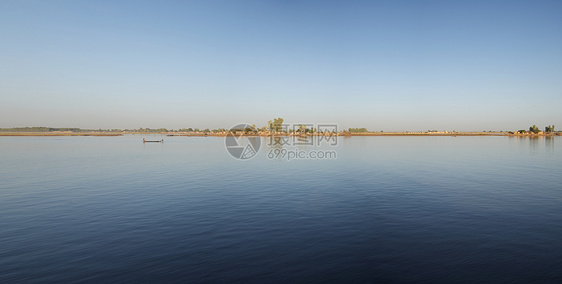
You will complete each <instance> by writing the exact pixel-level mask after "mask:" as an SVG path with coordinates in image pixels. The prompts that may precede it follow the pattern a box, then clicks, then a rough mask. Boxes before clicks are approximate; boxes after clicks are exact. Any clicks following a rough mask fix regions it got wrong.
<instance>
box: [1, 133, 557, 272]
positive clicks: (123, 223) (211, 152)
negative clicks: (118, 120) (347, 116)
mask: <svg viewBox="0 0 562 284" xmlns="http://www.w3.org/2000/svg"><path fill="white" fill-rule="evenodd" d="M147 138H148V137H147ZM150 138H151V139H152V138H154V139H162V138H163V139H165V140H166V142H165V143H153V144H152V143H150V144H149V143H147V144H143V143H142V142H141V141H142V136H123V137H0V283H16V282H18V283H19V282H60V283H65V282H184V283H185V282H191V283H192V282H259V283H272V282H359V283H369V282H423V281H429V282H452V281H455V282H472V283H474V282H492V281H493V282H521V283H528V282H530V281H532V282H547V283H560V282H562V270H561V269H560V268H561V267H562V241H561V240H562V177H561V175H560V173H562V138H561V137H554V138H539V139H529V138H508V137H352V138H339V140H338V145H337V147H335V148H330V149H332V150H336V151H337V159H335V160H293V161H287V160H280V159H274V160H270V159H268V158H267V151H268V150H269V149H268V146H267V145H263V146H262V149H261V151H260V153H259V155H258V156H257V157H255V158H254V159H252V160H250V161H238V160H235V159H233V158H232V157H230V156H229V155H228V153H227V152H226V150H225V148H224V141H223V139H222V138H218V137H160V136H153V137H150ZM264 144H265V143H264ZM309 148H310V147H309ZM309 148H307V147H302V148H301V150H305V151H306V150H310V149H309Z"/></svg>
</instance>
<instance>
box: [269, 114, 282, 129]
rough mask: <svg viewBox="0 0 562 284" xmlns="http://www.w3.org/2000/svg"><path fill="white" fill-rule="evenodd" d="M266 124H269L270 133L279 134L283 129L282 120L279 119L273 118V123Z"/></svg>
mask: <svg viewBox="0 0 562 284" xmlns="http://www.w3.org/2000/svg"><path fill="white" fill-rule="evenodd" d="M268 124H269V129H271V131H272V132H275V133H279V132H281V130H282V128H283V119H282V118H280V117H279V118H274V119H273V122H272V121H271V120H270V121H268Z"/></svg>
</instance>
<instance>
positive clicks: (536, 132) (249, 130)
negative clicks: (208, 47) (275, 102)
mask: <svg viewBox="0 0 562 284" xmlns="http://www.w3.org/2000/svg"><path fill="white" fill-rule="evenodd" d="M283 121H284V120H283V118H280V117H279V118H275V119H273V120H270V121H268V122H267V125H266V126H263V127H261V128H260V127H257V126H256V125H255V124H252V125H248V126H247V127H245V128H243V129H242V128H232V129H228V128H216V129H209V128H206V129H199V128H191V127H190V128H181V129H170V130H169V129H166V128H157V129H152V128H142V127H141V128H139V129H123V130H122V129H81V128H53V127H14V128H0V136H120V135H123V134H165V135H168V136H226V135H227V134H229V133H232V134H237V135H245V136H271V135H274V136H316V135H338V136H554V135H557V136H562V132H560V131H558V132H556V131H555V130H554V125H548V126H546V127H545V128H544V131H541V130H540V129H539V128H538V127H537V126H536V125H533V126H531V127H529V130H525V129H522V130H518V131H506V132H504V131H474V132H457V131H454V130H453V131H438V130H427V131H413V132H410V131H406V132H384V131H382V130H381V131H369V130H367V128H349V129H345V130H339V131H336V130H332V131H321V130H318V129H316V128H313V127H307V126H306V125H302V124H299V125H295V126H293V127H292V128H290V129H288V127H284V126H285V125H284V124H283Z"/></svg>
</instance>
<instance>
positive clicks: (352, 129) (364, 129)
mask: <svg viewBox="0 0 562 284" xmlns="http://www.w3.org/2000/svg"><path fill="white" fill-rule="evenodd" d="M349 132H351V133H365V132H369V131H368V130H367V128H350V129H349Z"/></svg>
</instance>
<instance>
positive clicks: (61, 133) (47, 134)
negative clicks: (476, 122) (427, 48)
mask: <svg viewBox="0 0 562 284" xmlns="http://www.w3.org/2000/svg"><path fill="white" fill-rule="evenodd" d="M123 135H166V136H169V137H208V136H211V137H225V136H226V133H208V134H203V133H103V132H102V133H96V132H85V133H79V132H4V133H2V132H0V136H59V137H61V136H99V137H112V136H123ZM335 135H336V136H342V137H351V136H357V137H361V136H452V137H455V136H508V137H550V136H562V133H558V132H557V133H540V134H529V133H524V134H522V133H513V134H511V133H508V132H454V133H452V132H448V133H430V132H380V133H379V132H376V133H337V134H335ZM242 136H245V137H271V136H273V137H293V136H300V137H310V136H322V135H321V134H307V135H294V134H242ZM324 136H330V135H329V134H328V135H324Z"/></svg>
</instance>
